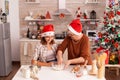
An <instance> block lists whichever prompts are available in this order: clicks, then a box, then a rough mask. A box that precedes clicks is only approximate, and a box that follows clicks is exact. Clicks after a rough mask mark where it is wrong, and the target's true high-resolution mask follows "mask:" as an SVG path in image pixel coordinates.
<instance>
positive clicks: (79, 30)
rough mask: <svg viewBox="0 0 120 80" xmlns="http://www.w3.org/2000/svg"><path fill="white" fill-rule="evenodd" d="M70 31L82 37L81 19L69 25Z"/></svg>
mask: <svg viewBox="0 0 120 80" xmlns="http://www.w3.org/2000/svg"><path fill="white" fill-rule="evenodd" d="M68 29H69V30H70V31H71V32H72V33H73V34H75V35H81V33H82V24H81V22H80V20H79V19H75V20H73V21H72V22H71V23H70V24H69V25H68Z"/></svg>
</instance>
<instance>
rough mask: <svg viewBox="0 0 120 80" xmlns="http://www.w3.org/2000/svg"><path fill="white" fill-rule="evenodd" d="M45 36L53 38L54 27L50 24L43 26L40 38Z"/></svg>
mask: <svg viewBox="0 0 120 80" xmlns="http://www.w3.org/2000/svg"><path fill="white" fill-rule="evenodd" d="M45 36H54V27H53V25H52V24H48V25H45V26H44V28H43V30H42V33H41V37H45Z"/></svg>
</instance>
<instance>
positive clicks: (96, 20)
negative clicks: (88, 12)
mask: <svg viewBox="0 0 120 80" xmlns="http://www.w3.org/2000/svg"><path fill="white" fill-rule="evenodd" d="M80 21H83V22H84V21H91V22H99V21H100V19H80Z"/></svg>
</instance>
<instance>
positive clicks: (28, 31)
mask: <svg viewBox="0 0 120 80" xmlns="http://www.w3.org/2000/svg"><path fill="white" fill-rule="evenodd" d="M29 37H30V29H29V28H28V30H27V38H29Z"/></svg>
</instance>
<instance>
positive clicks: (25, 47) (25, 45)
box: [23, 42, 28, 56]
mask: <svg viewBox="0 0 120 80" xmlns="http://www.w3.org/2000/svg"><path fill="white" fill-rule="evenodd" d="M27 46H28V43H27V42H25V43H24V50H23V51H24V55H25V56H26V55H27Z"/></svg>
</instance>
